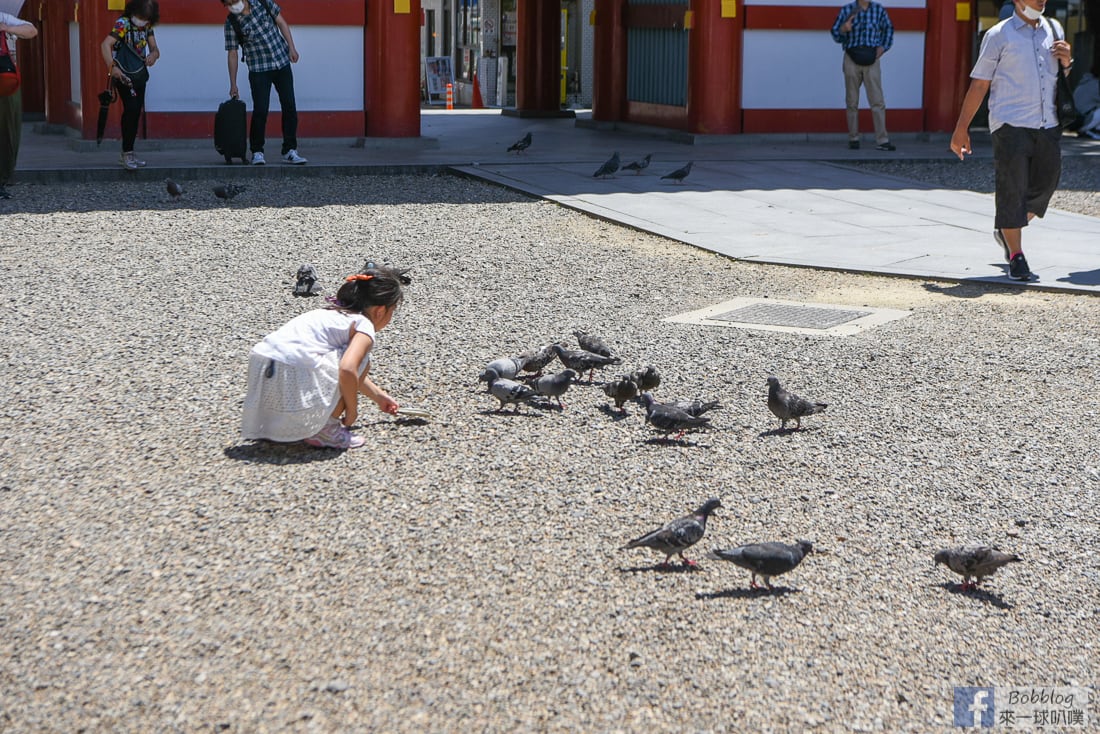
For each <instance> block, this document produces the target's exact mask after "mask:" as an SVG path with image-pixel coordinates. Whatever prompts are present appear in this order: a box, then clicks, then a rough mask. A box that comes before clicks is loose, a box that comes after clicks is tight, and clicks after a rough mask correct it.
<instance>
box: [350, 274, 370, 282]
mask: <svg viewBox="0 0 1100 734" xmlns="http://www.w3.org/2000/svg"><path fill="white" fill-rule="evenodd" d="M373 279H374V276H373V275H365V274H364V273H356V274H355V275H349V276H348V277H346V278H344V280H346V281H347V282H349V283H350V282H352V281H353V280H373Z"/></svg>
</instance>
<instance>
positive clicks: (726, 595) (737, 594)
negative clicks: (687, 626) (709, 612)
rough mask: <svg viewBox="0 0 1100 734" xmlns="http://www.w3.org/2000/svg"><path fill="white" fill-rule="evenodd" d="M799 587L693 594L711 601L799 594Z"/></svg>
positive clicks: (697, 597) (701, 599)
mask: <svg viewBox="0 0 1100 734" xmlns="http://www.w3.org/2000/svg"><path fill="white" fill-rule="evenodd" d="M800 593H802V591H801V589H795V588H794V587H791V586H776V587H775V588H773V589H771V590H768V589H726V590H725V591H714V592H711V593H709V594H704V593H703V592H699V593H698V594H696V595H695V598H696V599H699V600H700V601H713V600H715V599H755V598H757V597H760V596H786V595H787V594H800Z"/></svg>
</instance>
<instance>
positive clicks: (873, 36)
mask: <svg viewBox="0 0 1100 734" xmlns="http://www.w3.org/2000/svg"><path fill="white" fill-rule="evenodd" d="M858 10H859V3H858V2H854V3H848V4H847V5H845V6H844V7H843V8H841V9H840V14H839V15H838V16H837V17H836V22H835V23H833V40H834V41H836V42H837V43H839V44H841V45H843V46H844V48H845V49H849V48H852V47H853V46H871V47H873V48H877V47H879V46H882V48H883V50H884V51H889V50H890V47H891V46H893V45H894V24H893V23H891V22H890V16H889V15H887V14H886V8H884V7H882V6H881V5H879V4H878V3H875V2H872V3H871V4H870V5H869V6H868V7H867V9H866V10H864V11H862V12H860V13H859V14H858V15H857V16H856V17H855V19H854V20H852V30H851V31H850V32H849V33H841V32H840V26H842V25H844V21H846V20H848V18H849V17H851V15H852V13H855V12H856V11H858Z"/></svg>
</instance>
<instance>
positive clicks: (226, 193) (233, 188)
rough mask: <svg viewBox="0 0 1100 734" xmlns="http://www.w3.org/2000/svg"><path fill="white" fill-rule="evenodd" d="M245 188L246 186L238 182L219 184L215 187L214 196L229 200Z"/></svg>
mask: <svg viewBox="0 0 1100 734" xmlns="http://www.w3.org/2000/svg"><path fill="white" fill-rule="evenodd" d="M245 190H246V189H245V187H244V186H238V185H237V184H231V183H228V184H218V185H217V186H215V187H214V196H216V197H218V198H219V199H225V200H226V201H229V200H231V199H233V198H235V197H236V196H237V194H240V193H242V192H243V191H245Z"/></svg>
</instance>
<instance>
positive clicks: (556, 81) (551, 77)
mask: <svg viewBox="0 0 1100 734" xmlns="http://www.w3.org/2000/svg"><path fill="white" fill-rule="evenodd" d="M516 26H517V38H516V112H517V114H519V115H520V116H539V115H557V114H558V113H559V112H560V111H561V92H560V77H561V3H560V2H559V0H520V2H518V3H516Z"/></svg>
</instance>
